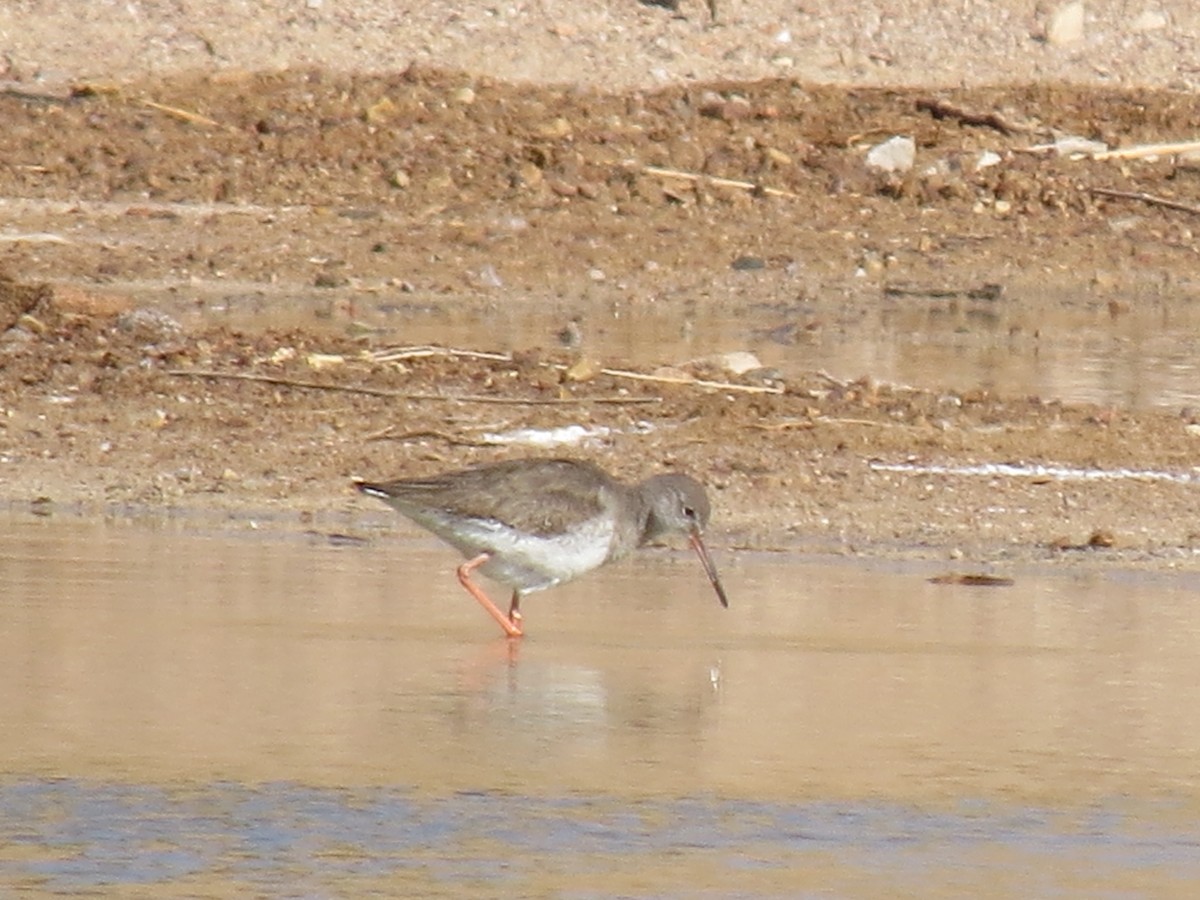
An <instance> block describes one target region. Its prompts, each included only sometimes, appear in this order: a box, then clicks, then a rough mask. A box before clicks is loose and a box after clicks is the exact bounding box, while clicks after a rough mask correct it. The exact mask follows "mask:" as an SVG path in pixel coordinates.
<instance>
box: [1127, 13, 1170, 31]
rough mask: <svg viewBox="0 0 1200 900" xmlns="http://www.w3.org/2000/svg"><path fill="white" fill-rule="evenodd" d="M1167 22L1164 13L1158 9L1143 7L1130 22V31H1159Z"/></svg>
mask: <svg viewBox="0 0 1200 900" xmlns="http://www.w3.org/2000/svg"><path fill="white" fill-rule="evenodd" d="M1168 24H1169V20H1168V19H1167V15H1166V13H1164V12H1163V11H1162V10H1160V9H1144V10H1142V11H1141V12H1140V13H1139V14H1138V15H1137V16H1136V17H1135V18H1134V20H1133V21H1132V22H1130V23H1129V30H1130V31H1159V30H1161V29H1163V28H1166V27H1167V25H1168Z"/></svg>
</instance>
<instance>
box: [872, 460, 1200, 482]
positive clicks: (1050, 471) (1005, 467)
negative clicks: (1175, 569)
mask: <svg viewBox="0 0 1200 900" xmlns="http://www.w3.org/2000/svg"><path fill="white" fill-rule="evenodd" d="M869 465H870V467H871V469H872V470H874V471H876V472H907V473H909V474H912V475H963V476H972V475H973V476H978V477H983V478H993V477H996V476H1001V477H1005V478H1050V479H1053V480H1055V481H1124V480H1131V481H1165V482H1169V483H1171V484H1200V473H1197V472H1194V471H1193V472H1163V471H1159V470H1155V469H1075V468H1071V467H1070V466H1043V465H1023V464H1016V463H979V464H976V465H971V466H941V465H925V464H922V463H884V462H871V463H870V464H869Z"/></svg>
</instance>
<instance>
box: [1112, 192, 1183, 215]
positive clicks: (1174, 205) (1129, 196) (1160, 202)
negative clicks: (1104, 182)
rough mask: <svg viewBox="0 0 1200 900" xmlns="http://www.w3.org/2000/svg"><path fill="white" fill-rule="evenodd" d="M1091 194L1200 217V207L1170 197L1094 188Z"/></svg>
mask: <svg viewBox="0 0 1200 900" xmlns="http://www.w3.org/2000/svg"><path fill="white" fill-rule="evenodd" d="M1091 192H1092V193H1093V194H1095V195H1096V196H1097V197H1112V198H1115V199H1117V200H1137V201H1138V202H1140V203H1148V204H1150V205H1151V206H1162V207H1164V208H1166V209H1175V210H1179V211H1180V212H1186V213H1191V214H1192V215H1194V216H1200V206H1195V205H1194V204H1191V203H1184V202H1182V201H1181V200H1172V199H1171V198H1170V197H1159V196H1157V195H1156V194H1147V193H1145V192H1144V191H1114V190H1110V189H1108V188H1098V187H1094V188H1091Z"/></svg>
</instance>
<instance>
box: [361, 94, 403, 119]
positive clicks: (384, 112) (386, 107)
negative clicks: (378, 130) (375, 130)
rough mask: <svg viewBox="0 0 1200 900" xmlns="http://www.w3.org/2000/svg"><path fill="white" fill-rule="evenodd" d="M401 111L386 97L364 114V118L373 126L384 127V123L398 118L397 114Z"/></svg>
mask: <svg viewBox="0 0 1200 900" xmlns="http://www.w3.org/2000/svg"><path fill="white" fill-rule="evenodd" d="M399 111H400V109H399V107H397V106H396V104H395V103H393V102H392V101H391V100H390V99H388V98H387V97H384V98H383V99H382V100H380V101H378V102H377V103H372V104H371V105H370V106H368V107H367V109H366V112H364V113H363V118H365V119H366V120H367V122H368V123H370V124H371V125H382V124H383V123H384V122H389V121H391V120H392V119H394V118H395V117H396V113H398V112H399Z"/></svg>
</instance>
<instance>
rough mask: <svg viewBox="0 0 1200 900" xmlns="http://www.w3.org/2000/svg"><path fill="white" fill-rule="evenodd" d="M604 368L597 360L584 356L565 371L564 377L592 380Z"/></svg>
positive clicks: (567, 378)
mask: <svg viewBox="0 0 1200 900" xmlns="http://www.w3.org/2000/svg"><path fill="white" fill-rule="evenodd" d="M603 368H604V367H603V366H601V365H600V363H598V362H596V360H594V359H589V358H587V357H582V358H581V359H578V360H576V362H575V364H574V365H572V366H571V367H570V368H569V369H567V371H566V372H564V373H563V378H564V379H565V380H566V381H573V382H584V381H591V380H592V379H594V378H596V377H597V376H598V375H599V374H600V372H601V370H602V369H603Z"/></svg>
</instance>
